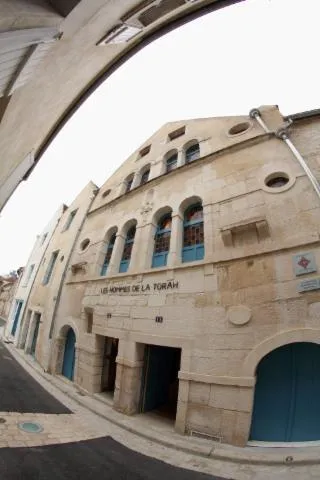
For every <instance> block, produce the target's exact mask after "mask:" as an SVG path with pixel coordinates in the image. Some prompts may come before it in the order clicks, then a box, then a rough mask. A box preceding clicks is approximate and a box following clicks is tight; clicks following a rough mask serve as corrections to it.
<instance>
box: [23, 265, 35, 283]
mask: <svg viewBox="0 0 320 480" xmlns="http://www.w3.org/2000/svg"><path fill="white" fill-rule="evenodd" d="M33 270H34V265H30V268H29V270H28V274H27V276H26V280H25V282H24V284H23V286H24V287H26V286H27V285H28V283H29V281H30V278H31V275H32V273H33Z"/></svg>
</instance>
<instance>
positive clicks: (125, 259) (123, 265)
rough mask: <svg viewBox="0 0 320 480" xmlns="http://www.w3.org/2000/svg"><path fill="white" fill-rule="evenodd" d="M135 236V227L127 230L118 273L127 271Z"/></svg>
mask: <svg viewBox="0 0 320 480" xmlns="http://www.w3.org/2000/svg"><path fill="white" fill-rule="evenodd" d="M135 234H136V227H135V226H134V227H131V228H130V229H129V230H128V233H127V236H126V240H125V244H124V248H123V253H122V257H121V262H120V269H119V272H126V271H127V270H128V267H129V263H130V259H131V252H132V247H133V242H134V236H135Z"/></svg>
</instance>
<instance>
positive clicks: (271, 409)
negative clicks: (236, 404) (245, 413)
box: [250, 342, 320, 442]
mask: <svg viewBox="0 0 320 480" xmlns="http://www.w3.org/2000/svg"><path fill="white" fill-rule="evenodd" d="M319 371H320V346H318V345H316V344H313V343H304V342H301V343H293V344H290V345H285V346H283V347H280V348H277V349H276V350H274V351H273V352H271V353H270V354H269V355H267V356H266V357H264V358H263V359H262V360H261V362H260V364H259V366H258V369H257V384H256V389H255V397H254V410H253V415H252V424H251V432H250V438H251V439H252V440H262V441H273V442H277V441H279V442H281V441H282V442H298V441H300V442H301V441H311V440H320V403H319V398H320V379H319Z"/></svg>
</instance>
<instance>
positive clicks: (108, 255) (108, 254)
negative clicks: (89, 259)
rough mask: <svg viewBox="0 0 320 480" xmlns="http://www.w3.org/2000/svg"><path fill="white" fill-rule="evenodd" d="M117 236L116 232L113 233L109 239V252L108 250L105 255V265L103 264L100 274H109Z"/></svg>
mask: <svg viewBox="0 0 320 480" xmlns="http://www.w3.org/2000/svg"><path fill="white" fill-rule="evenodd" d="M116 236H117V234H116V233H113V234H112V235H111V238H110V241H109V244H108V248H107V252H106V255H105V257H104V261H103V265H102V268H101V272H100V275H106V274H107V271H108V266H109V263H110V260H111V255H112V252H113V247H114V244H115V241H116Z"/></svg>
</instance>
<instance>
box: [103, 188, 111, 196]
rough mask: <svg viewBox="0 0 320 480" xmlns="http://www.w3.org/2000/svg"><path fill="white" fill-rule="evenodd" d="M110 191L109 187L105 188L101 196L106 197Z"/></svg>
mask: <svg viewBox="0 0 320 480" xmlns="http://www.w3.org/2000/svg"><path fill="white" fill-rule="evenodd" d="M110 192H111V190H110V189H109V190H106V191H105V192H103V194H102V198H106V197H107V196H108V195H109V193H110Z"/></svg>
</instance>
